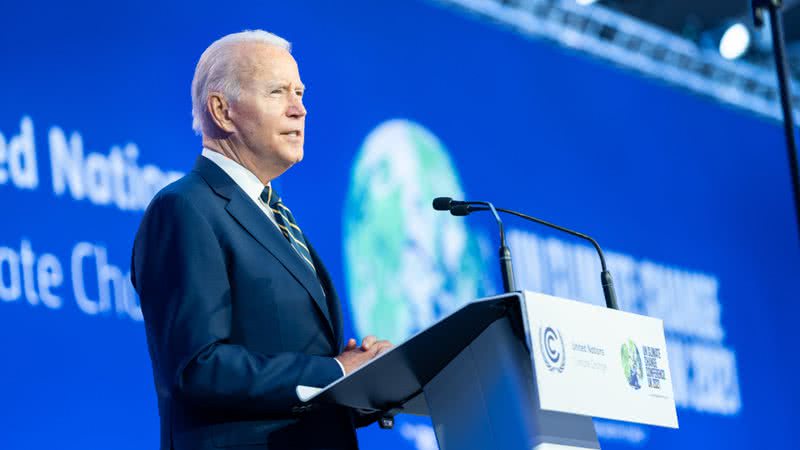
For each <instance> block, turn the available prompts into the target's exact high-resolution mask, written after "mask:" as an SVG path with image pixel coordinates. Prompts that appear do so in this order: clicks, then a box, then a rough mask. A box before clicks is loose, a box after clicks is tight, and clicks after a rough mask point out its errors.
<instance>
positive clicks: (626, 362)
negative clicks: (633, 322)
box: [620, 339, 644, 389]
mask: <svg viewBox="0 0 800 450" xmlns="http://www.w3.org/2000/svg"><path fill="white" fill-rule="evenodd" d="M620 356H621V358H622V370H623V372H624V373H625V380H626V381H627V382H628V384H629V385H630V386H631V387H632V388H634V389H641V388H642V385H641V380H642V379H643V377H644V366H643V365H642V357H641V355H639V348H638V347H637V346H636V344H634V343H633V341H632V340H630V339H628V342H626V343H624V344H622V348H621V350H620Z"/></svg>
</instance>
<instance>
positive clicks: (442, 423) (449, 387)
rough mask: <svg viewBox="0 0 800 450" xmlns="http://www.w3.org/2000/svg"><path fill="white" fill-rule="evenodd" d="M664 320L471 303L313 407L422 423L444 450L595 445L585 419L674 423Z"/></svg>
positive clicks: (551, 306) (510, 302)
mask: <svg viewBox="0 0 800 450" xmlns="http://www.w3.org/2000/svg"><path fill="white" fill-rule="evenodd" d="M666 356H667V355H666V344H665V339H664V332H663V324H662V323H661V321H660V320H658V319H653V318H649V317H644V316H638V315H635V314H629V313H625V312H621V311H615V310H609V309H605V308H600V307H597V306H594V305H589V304H585V303H581V302H576V301H571V300H565V299H559V298H556V297H551V296H547V295H543V294H536V293H532V292H518V293H512V294H505V295H501V296H496V297H490V298H486V299H481V300H476V301H474V302H472V303H469V304H467V305H465V306H464V307H462V308H461V309H459V310H457V311H455V312H453V313H452V314H450V315H449V316H447V317H444V318H443V319H441V320H440V321H438V322H437V323H435V324H434V325H433V326H431V327H430V328H427V329H425V330H423V331H421V332H420V333H418V334H417V335H415V336H413V337H411V338H410V339H408V340H407V341H405V342H403V343H402V344H400V345H397V346H396V347H394V348H392V349H391V350H390V351H388V352H386V353H384V354H382V355H380V356H379V357H377V358H375V359H374V360H372V361H371V362H370V363H369V364H366V365H364V366H362V367H360V368H359V369H358V370H356V371H354V372H352V373H350V374H348V375H347V376H346V377H343V378H340V379H339V380H337V381H335V382H334V383H332V384H330V385H328V386H326V387H325V388H323V389H318V390H315V391H314V392H304V393H300V395H301V400H304V401H306V402H308V403H310V404H338V405H343V406H347V407H350V408H354V409H357V410H361V411H364V412H370V411H374V412H379V411H380V412H384V413H385V414H386V415H388V416H394V415H396V414H414V415H424V416H430V417H431V420H432V422H433V427H434V432H435V433H436V438H437V441H438V443H439V448H440V449H442V450H452V449H458V450H465V449H466V450H469V449H487V448H496V449H536V450H551V449H552V450H556V449H559V450H565V449H597V448H600V445H599V443H598V441H597V436H596V434H595V430H594V424H593V422H592V417H603V418H609V419H616V420H624V421H629V422H636V423H646V424H651V425H659V426H666V427H672V428H677V425H678V423H677V415H676V412H675V403H674V397H673V393H672V385H671V377H670V375H669V366H668V362H667V357H666Z"/></svg>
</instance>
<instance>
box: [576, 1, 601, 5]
mask: <svg viewBox="0 0 800 450" xmlns="http://www.w3.org/2000/svg"><path fill="white" fill-rule="evenodd" d="M575 2H576V3H578V4H579V5H581V6H586V5H591V4H592V3H596V2H597V0H575Z"/></svg>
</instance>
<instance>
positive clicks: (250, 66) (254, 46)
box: [235, 42, 300, 81]
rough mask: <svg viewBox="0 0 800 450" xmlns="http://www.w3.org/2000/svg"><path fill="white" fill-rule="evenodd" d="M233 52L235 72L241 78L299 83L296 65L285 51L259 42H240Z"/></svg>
mask: <svg viewBox="0 0 800 450" xmlns="http://www.w3.org/2000/svg"><path fill="white" fill-rule="evenodd" d="M235 51H236V55H235V60H236V66H237V72H238V73H239V76H240V77H242V78H251V79H252V78H261V79H263V78H265V77H266V78H270V79H284V81H299V77H300V75H299V73H298V68H297V63H296V62H295V60H294V58H293V57H292V55H291V54H290V53H289V52H288V51H287V50H286V49H283V48H281V47H278V46H275V45H270V44H266V43H261V42H242V43H240V44H239V45H237V48H236V49H235ZM287 78H291V80H289V79H287Z"/></svg>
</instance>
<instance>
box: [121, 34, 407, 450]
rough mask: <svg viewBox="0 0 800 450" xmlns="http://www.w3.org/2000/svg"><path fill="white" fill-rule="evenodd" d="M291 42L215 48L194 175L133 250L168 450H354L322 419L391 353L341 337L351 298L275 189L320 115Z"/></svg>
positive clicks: (196, 111)
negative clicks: (302, 394)
mask: <svg viewBox="0 0 800 450" xmlns="http://www.w3.org/2000/svg"><path fill="white" fill-rule="evenodd" d="M289 50H290V47H289V44H288V42H286V41H285V40H283V39H282V38H280V37H278V36H275V35H273V34H270V33H267V32H264V31H260V30H257V31H246V32H242V33H236V34H233V35H229V36H226V37H224V38H222V39H220V40H218V41H217V42H215V43H213V44H212V45H211V46H210V47H209V48H208V49H207V50H206V51H205V52H204V53H203V55H202V56H201V58H200V61H199V62H198V64H197V68H196V70H195V76H194V80H193V82H192V107H193V116H194V128H195V130H196V131H197V132H198V133H199V134H201V135H202V137H203V151H202V155H201V156H200V157H198V159H197V162H196V163H195V166H194V169H193V170H192V171H191V172H190V173H188V174H187V175H186V176H185V177H183V178H182V179H180V180H178V181H176V182H175V183H173V184H171V185H169V186H167V187H166V188H164V189H163V190H162V191H161V192H159V193H158V194H157V195H156V196H155V198H154V199H153V201H152V202H151V204H150V206H149V207H148V209H147V211H146V212H145V215H144V218H143V219H142V223H141V225H140V228H139V231H138V233H137V235H136V240H135V242H134V248H133V257H132V271H131V278H132V281H133V284H134V286H135V287H136V290H137V292H138V293H139V296H140V298H141V305H142V312H143V314H144V320H145V329H146V334H147V344H148V348H149V351H150V357H151V360H152V364H153V374H154V379H155V386H156V392H157V395H158V408H159V414H160V416H161V449H162V450H167V449H177V450H181V449H209V450H210V449H216V448H220V447H222V448H248V449H256V448H260V449H284V448H285V449H353V448H357V443H356V437H355V431H354V427H355V425H356V422H357V421H358V419H359V418H358V417H355V416H354V414H352V413H351V412H350V411H349V410H346V409H344V408H338V407H318V408H309V407H308V406H305V405H303V404H302V402H301V401H300V400H299V398H298V394H297V390H298V386H311V387H324V386H326V385H327V384H329V383H331V382H333V381H334V380H336V379H337V378H339V377H341V376H343V375H344V374H346V373H349V372H350V371H352V370H354V369H355V368H357V367H358V366H359V365H361V364H364V363H365V362H367V361H369V360H370V359H372V358H374V357H375V356H377V355H378V354H379V353H381V352H382V351H385V350H386V349H387V348H389V347H390V346H391V344H390V343H388V342H387V341H378V340H377V339H376V338H375V337H374V336H369V337H367V338H365V339H364V341H363V342H362V344H361V345H360V346H357V344H356V341H355V340H354V339H350V340H348V342H347V344H345V343H344V342H343V341H344V339H343V336H342V314H341V309H340V305H339V299H338V297H337V295H336V292H335V291H334V288H333V285H332V284H331V279H330V276H329V275H328V272H327V271H326V269H325V266H324V265H323V264H322V261H321V260H320V258H319V256H318V255H317V254H316V252H315V251H314V249H313V247H312V246H311V245H310V244H309V242H308V239H307V237H306V236H305V234H304V233H303V232H302V231H301V229H300V226H299V224H298V223H297V221H296V220H295V219H294V216H293V214H292V212H291V210H290V209H289V208H288V207H287V206H286V205H285V204H284V203H283V201H282V200H281V198H280V195H278V193H277V192H275V190H274V189H272V185H271V183H270V182H271V181H272V180H274V179H275V178H276V177H278V176H279V175H281V174H282V173H283V172H284V171H286V170H287V169H288V168H289V167H291V166H292V165H293V164H295V163H297V162H299V161H300V160H301V159H302V158H303V137H304V136H303V135H304V124H305V115H306V110H305V107H304V106H303V101H302V96H303V92H304V87H303V84H302V82H301V81H300V75H299V72H298V69H297V64H296V62H295V60H294V59H293V58H292V56H291V54H290V52H289Z"/></svg>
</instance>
